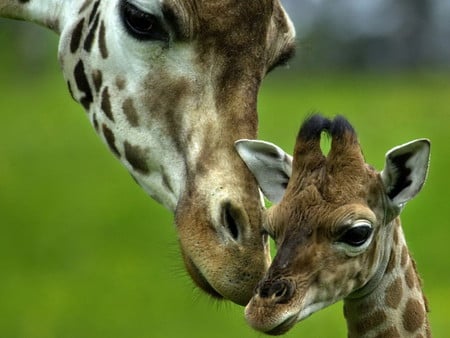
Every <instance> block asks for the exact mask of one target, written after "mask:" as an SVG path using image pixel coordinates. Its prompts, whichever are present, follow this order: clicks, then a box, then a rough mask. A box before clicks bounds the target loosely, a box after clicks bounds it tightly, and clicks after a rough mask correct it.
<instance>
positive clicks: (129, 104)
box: [122, 98, 139, 127]
mask: <svg viewBox="0 0 450 338" xmlns="http://www.w3.org/2000/svg"><path fill="white" fill-rule="evenodd" d="M122 109H123V112H124V114H125V116H126V117H127V120H128V123H130V125H131V126H132V127H138V126H139V116H138V113H137V111H136V108H134V104H133V100H132V99H131V98H128V99H126V100H125V101H124V102H123V104H122Z"/></svg>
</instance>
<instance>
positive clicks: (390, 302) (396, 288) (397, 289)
mask: <svg viewBox="0 0 450 338" xmlns="http://www.w3.org/2000/svg"><path fill="white" fill-rule="evenodd" d="M402 295H403V286H402V279H401V278H400V277H398V278H397V279H396V280H394V281H393V282H392V283H391V284H390V285H389V286H388V287H387V289H386V293H385V297H384V301H385V303H386V305H387V306H389V307H391V308H393V309H396V308H397V307H398V306H399V304H400V301H401V300H402Z"/></svg>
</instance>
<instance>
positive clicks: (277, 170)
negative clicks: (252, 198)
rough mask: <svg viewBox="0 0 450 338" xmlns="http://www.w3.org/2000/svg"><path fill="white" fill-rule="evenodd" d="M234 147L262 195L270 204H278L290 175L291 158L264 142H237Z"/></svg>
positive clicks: (273, 145) (274, 146)
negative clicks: (253, 177)
mask: <svg viewBox="0 0 450 338" xmlns="http://www.w3.org/2000/svg"><path fill="white" fill-rule="evenodd" d="M235 147H236V150H237V152H238V153H239V155H240V156H241V158H242V160H243V161H244V162H245V164H246V165H247V167H248V168H249V169H250V171H251V172H252V173H253V175H254V176H255V178H256V180H257V181H258V184H259V186H260V188H261V190H262V192H263V194H264V195H265V196H266V197H267V198H268V199H269V200H270V201H271V202H274V203H278V202H280V201H281V199H282V198H283V195H284V191H285V190H286V187H287V184H288V182H289V178H290V177H291V174H292V157H291V156H290V155H288V154H286V153H285V152H284V151H283V149H281V148H280V147H278V146H276V145H275V144H273V143H269V142H265V141H257V140H238V141H236V143H235Z"/></svg>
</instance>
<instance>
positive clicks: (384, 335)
mask: <svg viewBox="0 0 450 338" xmlns="http://www.w3.org/2000/svg"><path fill="white" fill-rule="evenodd" d="M375 338H401V335H400V333H399V332H398V330H397V328H396V327H395V326H391V327H389V328H388V329H386V330H384V331H383V332H381V333H380V334H378V335H376V336H375Z"/></svg>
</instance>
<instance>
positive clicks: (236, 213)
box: [222, 201, 248, 241]
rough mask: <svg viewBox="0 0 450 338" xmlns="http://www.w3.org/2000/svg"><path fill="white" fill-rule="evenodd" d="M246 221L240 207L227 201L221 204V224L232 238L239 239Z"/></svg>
mask: <svg viewBox="0 0 450 338" xmlns="http://www.w3.org/2000/svg"><path fill="white" fill-rule="evenodd" d="M247 222H248V221H247V218H246V214H245V212H244V211H243V210H242V209H241V208H239V207H236V206H235V205H233V203H231V202H229V201H228V202H225V203H224V204H223V205H222V226H223V228H224V230H225V232H226V233H227V234H228V235H229V236H230V237H231V238H232V239H234V240H235V241H238V240H240V237H241V236H242V231H243V229H244V227H245V224H247Z"/></svg>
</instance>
